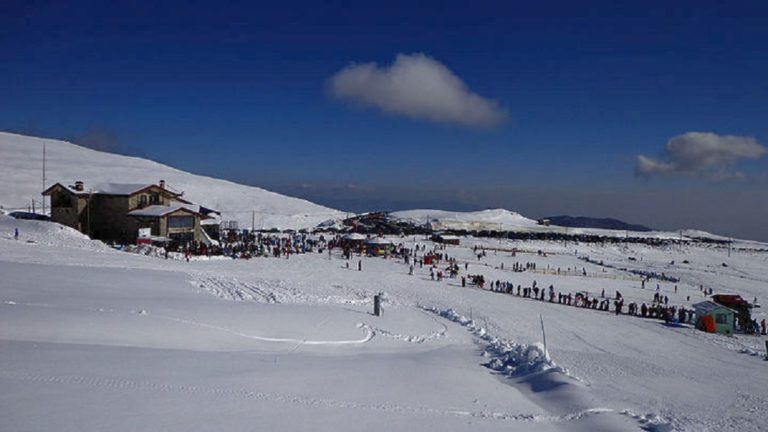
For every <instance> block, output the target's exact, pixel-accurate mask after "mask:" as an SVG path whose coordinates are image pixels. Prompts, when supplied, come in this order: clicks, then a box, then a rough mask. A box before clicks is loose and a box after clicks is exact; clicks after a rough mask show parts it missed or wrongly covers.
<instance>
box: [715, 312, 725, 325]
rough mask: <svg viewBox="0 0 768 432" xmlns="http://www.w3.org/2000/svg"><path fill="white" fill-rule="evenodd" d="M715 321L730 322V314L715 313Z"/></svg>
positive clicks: (720, 322)
mask: <svg viewBox="0 0 768 432" xmlns="http://www.w3.org/2000/svg"><path fill="white" fill-rule="evenodd" d="M715 322H716V323H718V324H728V315H726V314H717V315H715Z"/></svg>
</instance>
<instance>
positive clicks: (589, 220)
mask: <svg viewBox="0 0 768 432" xmlns="http://www.w3.org/2000/svg"><path fill="white" fill-rule="evenodd" d="M545 219H549V222H550V224H552V225H557V226H562V227H569V228H600V229H611V230H626V231H643V232H645V231H653V229H652V228H648V227H646V226H643V225H635V224H629V223H626V222H624V221H620V220H618V219H611V218H593V217H586V216H566V215H562V216H551V217H548V218H545Z"/></svg>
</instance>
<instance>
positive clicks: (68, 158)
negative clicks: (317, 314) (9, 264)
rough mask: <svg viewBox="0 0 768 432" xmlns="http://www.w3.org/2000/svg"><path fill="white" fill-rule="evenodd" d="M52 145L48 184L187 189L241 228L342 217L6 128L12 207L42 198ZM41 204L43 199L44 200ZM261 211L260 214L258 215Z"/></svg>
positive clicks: (2, 197)
mask: <svg viewBox="0 0 768 432" xmlns="http://www.w3.org/2000/svg"><path fill="white" fill-rule="evenodd" d="M44 144H45V145H46V179H47V181H46V187H47V186H50V185H52V184H54V183H56V182H60V183H62V184H72V183H73V182H74V181H76V180H81V181H83V182H85V187H86V188H88V185H89V184H90V185H93V184H96V183H102V182H116V183H145V184H146V183H157V182H159V181H160V180H165V181H166V183H167V184H168V186H169V187H171V188H173V189H175V190H179V191H183V192H184V198H185V199H188V200H191V201H194V202H196V203H199V204H202V205H205V206H208V207H211V208H214V209H216V210H219V211H221V212H222V219H224V220H236V221H238V224H239V226H240V227H243V228H250V227H251V225H252V224H255V225H256V228H265V229H266V228H280V229H300V228H310V227H314V226H316V225H317V224H318V223H320V222H322V221H325V220H328V219H332V218H337V217H341V215H342V213H341V212H338V211H336V210H333V209H330V208H327V207H323V206H321V205H317V204H314V203H311V202H309V201H306V200H302V199H299V198H293V197H288V196H284V195H280V194H277V193H274V192H270V191H267V190H264V189H261V188H258V187H253V186H246V185H241V184H237V183H234V182H231V181H227V180H221V179H215V178H211V177H206V176H201V175H196V174H191V173H188V172H184V171H181V170H178V169H176V168H172V167H169V166H167V165H163V164H161V163H158V162H154V161H150V160H147V159H142V158H138V157H130V156H123V155H117V154H112V153H105V152H101V151H97V150H92V149H89V148H86V147H82V146H78V145H76V144H72V143H69V142H66V141H60V140H54V139H44V138H34V137H28V136H22V135H16V134H12V133H7V132H0V172H2V173H3V176H4V177H5V178H6V180H7V181H9V182H10V185H7V187H5V188H2V190H0V205H2V206H3V207H4V208H5V209H6V210H12V209H27V207H28V206H30V205H31V202H32V200H33V199H34V200H36V201H37V202H38V203H39V202H40V199H41V196H40V193H41V191H42V164H43V145H44ZM38 205H39V204H38ZM254 215H255V217H254Z"/></svg>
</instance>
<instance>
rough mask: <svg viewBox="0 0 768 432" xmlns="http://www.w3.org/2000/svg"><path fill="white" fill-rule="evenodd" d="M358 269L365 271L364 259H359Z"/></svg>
mask: <svg viewBox="0 0 768 432" xmlns="http://www.w3.org/2000/svg"><path fill="white" fill-rule="evenodd" d="M357 271H363V260H357Z"/></svg>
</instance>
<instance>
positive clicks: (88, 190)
mask: <svg viewBox="0 0 768 432" xmlns="http://www.w3.org/2000/svg"><path fill="white" fill-rule="evenodd" d="M56 185H60V186H62V187H63V188H64V189H66V190H68V191H69V192H71V193H73V194H75V195H98V194H102V195H132V194H134V193H136V192H139V191H142V190H144V189H147V188H150V187H153V186H154V187H158V188H159V187H160V186H159V185H156V184H154V183H96V184H94V185H88V184H85V185H84V186H83V190H81V191H79V190H76V189H75V188H74V186H72V185H65V184H63V183H56V184H54V185H53V186H56ZM53 186H51V187H53ZM163 189H164V190H166V191H167V192H168V193H170V194H173V195H180V193H178V192H174V191H172V190H169V189H168V188H163ZM48 190H50V188H48Z"/></svg>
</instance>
